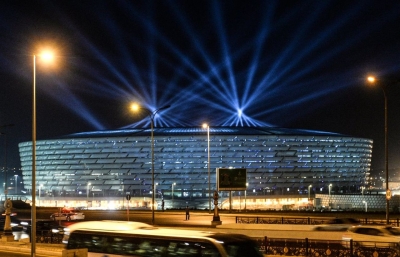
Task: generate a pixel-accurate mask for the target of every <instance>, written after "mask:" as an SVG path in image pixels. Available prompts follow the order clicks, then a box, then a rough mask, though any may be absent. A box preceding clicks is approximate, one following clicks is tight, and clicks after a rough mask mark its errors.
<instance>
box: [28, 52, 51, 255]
mask: <svg viewBox="0 0 400 257" xmlns="http://www.w3.org/2000/svg"><path fill="white" fill-rule="evenodd" d="M38 57H41V58H42V59H43V60H45V61H51V60H52V59H53V55H52V54H51V53H50V52H44V53H42V54H41V55H38ZM39 190H40V188H39ZM31 219H32V221H31V235H32V239H31V256H32V257H35V256H36V55H33V85H32V205H31Z"/></svg>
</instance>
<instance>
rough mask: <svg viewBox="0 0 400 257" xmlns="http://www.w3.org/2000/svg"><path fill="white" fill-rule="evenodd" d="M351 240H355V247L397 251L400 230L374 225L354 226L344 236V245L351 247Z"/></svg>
mask: <svg viewBox="0 0 400 257" xmlns="http://www.w3.org/2000/svg"><path fill="white" fill-rule="evenodd" d="M350 240H353V244H354V246H355V247H357V246H358V247H376V248H396V249H397V248H398V247H399V242H400V228H398V227H392V226H374V225H359V226H353V227H351V228H349V229H348V230H347V231H346V233H344V234H343V235H342V244H343V245H344V246H345V247H350V243H349V242H350Z"/></svg>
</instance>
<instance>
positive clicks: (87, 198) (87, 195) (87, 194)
mask: <svg viewBox="0 0 400 257" xmlns="http://www.w3.org/2000/svg"><path fill="white" fill-rule="evenodd" d="M91 184H92V183H88V184H87V186H86V201H87V203H86V205H89V186H90V185H91Z"/></svg>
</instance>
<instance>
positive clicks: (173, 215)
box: [18, 209, 343, 240]
mask: <svg viewBox="0 0 400 257" xmlns="http://www.w3.org/2000/svg"><path fill="white" fill-rule="evenodd" d="M54 211H55V210H53V209H45V210H40V211H38V214H37V216H38V219H48V218H49V217H50V215H51V214H52V213H53V212H54ZM83 212H84V213H85V220H86V221H92V220H126V221H128V215H127V212H126V211H116V210H84V211H83ZM29 215H30V213H29V212H19V214H18V216H19V218H20V219H29V218H30V217H29ZM239 215H245V214H239ZM248 215H249V216H255V215H254V214H248ZM236 216H238V214H237V213H235V214H229V213H222V214H220V219H221V221H222V225H219V226H217V227H216V228H215V227H212V226H211V221H212V220H213V213H211V214H209V213H207V212H201V211H199V212H196V211H192V212H191V213H190V219H189V220H185V211H184V210H182V211H165V212H156V213H155V225H156V226H160V227H175V228H182V229H194V230H203V231H219V232H229V233H240V234H246V235H248V236H251V237H265V236H267V237H272V238H300V239H304V238H309V239H321V238H324V239H325V238H326V239H331V240H341V237H342V234H343V233H342V232H326V231H325V232H321V231H312V228H313V225H280V224H236ZM258 216H260V215H258ZM263 216H266V215H263ZM270 216H272V215H270ZM273 216H274V217H276V215H273ZM129 221H136V222H144V223H147V224H151V221H152V213H151V211H130V212H129ZM72 223H74V222H66V221H63V222H62V225H64V226H68V225H70V224H72Z"/></svg>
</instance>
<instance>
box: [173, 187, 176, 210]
mask: <svg viewBox="0 0 400 257" xmlns="http://www.w3.org/2000/svg"><path fill="white" fill-rule="evenodd" d="M175 185H176V183H175V182H174V183H172V209H173V208H174V186H175Z"/></svg>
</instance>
